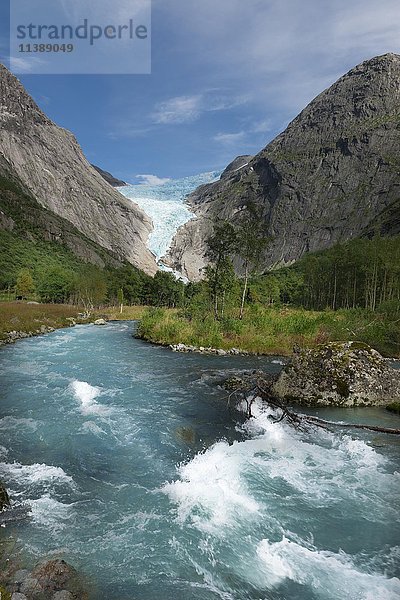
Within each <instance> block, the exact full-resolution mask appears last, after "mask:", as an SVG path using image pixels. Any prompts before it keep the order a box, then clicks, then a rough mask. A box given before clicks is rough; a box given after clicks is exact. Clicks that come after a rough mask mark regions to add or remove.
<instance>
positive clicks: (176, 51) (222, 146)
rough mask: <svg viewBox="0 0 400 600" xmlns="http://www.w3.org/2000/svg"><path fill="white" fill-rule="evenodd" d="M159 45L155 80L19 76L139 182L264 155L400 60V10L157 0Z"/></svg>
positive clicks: (389, 4)
mask: <svg viewBox="0 0 400 600" xmlns="http://www.w3.org/2000/svg"><path fill="white" fill-rule="evenodd" d="M80 1H81V2H82V3H84V2H87V4H88V6H90V2H91V0H80ZM114 1H117V0H114ZM125 1H126V0H125ZM128 1H129V0H128ZM3 4H5V3H3ZM111 5H112V3H111V0H110V6H111ZM0 10H1V11H2V14H1V20H0V38H1V47H0V51H1V55H2V60H3V62H5V57H6V54H7V42H6V38H7V23H8V15H7V13H6V12H5V10H6V9H5V7H4V6H3V7H2V8H1V9H0ZM89 14H90V11H89ZM152 40H153V42H152V53H153V62H152V74H151V75H124V76H116V75H115V76H114V75H109V76H94V75H92V76H83V75H78V76H72V75H64V76H61V75H59V76H51V75H46V76H40V75H29V74H25V75H19V78H20V79H21V81H22V83H23V84H24V85H25V87H26V88H27V90H28V91H29V93H30V94H31V95H32V96H33V98H34V99H35V100H36V102H37V103H38V104H39V106H40V107H41V108H42V109H43V110H44V111H45V112H46V113H47V114H48V115H49V117H50V118H52V119H53V120H54V121H55V122H56V123H57V124H59V125H61V126H63V127H65V128H67V129H69V130H71V131H72V132H73V133H74V134H75V135H76V137H77V138H78V141H79V143H80V144H81V146H82V148H83V150H84V152H85V154H86V156H87V157H88V159H89V160H90V161H91V162H94V163H96V164H98V165H99V166H101V167H102V168H105V169H107V170H109V171H111V172H112V173H113V174H114V175H116V176H118V177H122V178H123V179H125V180H128V181H130V182H135V181H139V180H140V179H136V177H137V176H138V175H152V176H156V177H159V178H166V177H172V178H178V177H183V176H186V175H192V174H196V173H200V172H204V171H211V170H214V169H218V168H223V167H225V166H226V164H227V163H228V162H230V160H231V159H233V158H234V157H235V156H237V155H238V154H247V153H251V154H253V153H256V152H257V151H258V150H260V149H261V148H262V147H264V146H265V145H266V144H267V142H268V141H270V140H271V139H272V138H273V137H274V136H275V135H276V134H277V133H279V132H280V131H281V130H282V129H284V128H285V126H286V125H287V123H288V122H289V121H290V120H291V119H292V118H293V117H294V116H296V114H297V113H298V112H299V111H300V110H301V109H302V108H304V106H305V105H306V104H307V103H308V102H309V101H310V100H311V99H312V98H313V97H314V96H316V95H317V94H318V93H320V92H321V91H322V90H323V89H325V88H326V87H327V86H328V85H330V84H331V83H333V82H334V81H335V80H336V79H337V78H338V77H339V76H340V75H342V74H343V73H345V72H346V71H347V70H349V69H350V68H351V67H352V66H354V65H356V64H357V63H359V62H361V61H362V60H365V59H367V58H370V57H372V56H374V55H377V54H384V53H386V52H400V2H399V0H379V2H378V1H377V0H153V32H152Z"/></svg>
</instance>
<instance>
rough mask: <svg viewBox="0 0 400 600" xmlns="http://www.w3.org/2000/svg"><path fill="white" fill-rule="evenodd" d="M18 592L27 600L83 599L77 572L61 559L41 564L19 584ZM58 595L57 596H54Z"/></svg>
mask: <svg viewBox="0 0 400 600" xmlns="http://www.w3.org/2000/svg"><path fill="white" fill-rule="evenodd" d="M19 592H20V593H21V594H25V596H27V597H28V598H38V600H39V598H40V599H41V598H46V599H47V598H54V597H55V598H56V599H57V600H68V599H70V598H83V597H84V590H83V588H82V585H81V582H80V577H79V574H78V572H77V571H76V570H75V569H74V567H72V566H71V565H69V564H68V563H66V562H65V561H64V560H61V559H54V560H49V561H47V562H44V563H41V564H39V565H38V566H36V567H35V569H33V571H32V572H31V573H30V574H28V576H27V577H26V578H24V579H23V580H22V582H21V583H20V584H19ZM57 593H58V596H56V594H57Z"/></svg>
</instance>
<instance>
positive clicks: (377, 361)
mask: <svg viewBox="0 0 400 600" xmlns="http://www.w3.org/2000/svg"><path fill="white" fill-rule="evenodd" d="M272 393H273V395H274V396H276V397H277V398H279V399H281V400H284V401H289V402H296V403H297V404H303V405H306V406H346V407H347V406H377V405H385V404H389V403H391V402H394V401H396V400H400V372H399V371H397V370H395V369H393V368H392V367H390V366H389V365H388V363H387V361H386V360H384V359H383V358H382V356H381V355H380V354H379V353H378V352H377V351H376V350H373V349H372V348H370V347H369V346H368V345H367V344H363V343H360V342H332V343H330V344H326V345H322V346H318V347H317V348H314V349H303V350H298V351H297V352H295V353H294V355H293V358H292V361H291V362H290V363H289V364H288V365H287V366H286V367H285V368H284V369H283V371H282V372H281V374H280V375H279V377H278V379H277V381H276V382H275V383H274V385H273V386H272Z"/></svg>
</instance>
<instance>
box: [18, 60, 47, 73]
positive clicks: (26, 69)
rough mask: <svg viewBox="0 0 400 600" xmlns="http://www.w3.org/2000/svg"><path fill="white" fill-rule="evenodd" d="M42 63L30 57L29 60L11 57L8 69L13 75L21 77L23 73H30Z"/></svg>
mask: <svg viewBox="0 0 400 600" xmlns="http://www.w3.org/2000/svg"><path fill="white" fill-rule="evenodd" d="M44 62H45V61H43V60H41V59H40V58H37V57H36V56H31V57H29V58H20V57H19V56H12V57H11V58H10V68H11V71H13V72H14V73H17V74H21V75H23V74H25V73H31V72H32V71H33V70H34V69H35V68H36V67H37V65H38V64H43V63H44Z"/></svg>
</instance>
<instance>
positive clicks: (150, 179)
mask: <svg viewBox="0 0 400 600" xmlns="http://www.w3.org/2000/svg"><path fill="white" fill-rule="evenodd" d="M136 179H140V185H163V184H164V183H168V181H171V179H170V178H169V177H157V175H136Z"/></svg>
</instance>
